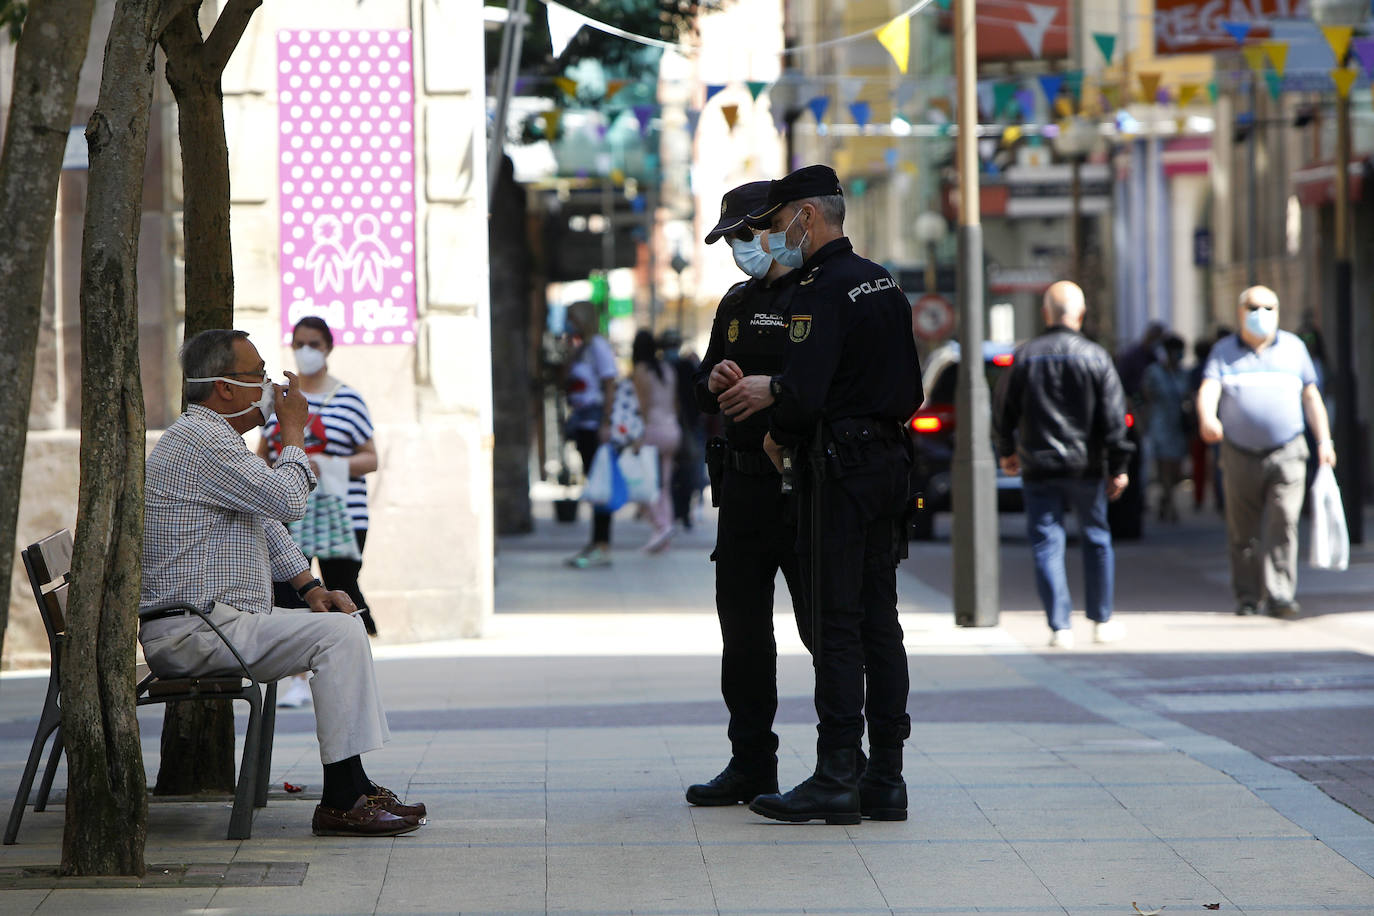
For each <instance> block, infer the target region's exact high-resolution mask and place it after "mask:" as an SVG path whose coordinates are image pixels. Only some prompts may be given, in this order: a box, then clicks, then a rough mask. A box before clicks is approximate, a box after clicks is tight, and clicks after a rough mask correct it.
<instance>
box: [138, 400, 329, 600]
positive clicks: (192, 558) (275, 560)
mask: <svg viewBox="0 0 1374 916" xmlns="http://www.w3.org/2000/svg"><path fill="white" fill-rule="evenodd" d="M314 488H315V475H314V473H312V472H311V470H310V464H309V462H308V460H307V459H306V457H305V452H303V451H301V450H300V449H299V448H296V447H295V446H288V447H287V448H285V449H283V450H282V454H281V457H280V458H278V459H277V462H276V464H275V465H268V464H267V462H265V461H263V460H262V459H261V458H259V457H258V456H257V455H255V454H253V453H252V452H250V451H249V450H248V446H247V445H246V444H245V443H244V441H243V437H242V436H241V435H239V434H238V433H236V432H234V429H233V427H231V426H230V425H229V423H228V421H227V420H225V419H224V417H222V416H220V415H219V414H217V413H215V412H214V411H213V410H210V409H209V408H208V407H204V406H202V405H199V404H192V405H191V406H190V407H189V408H188V409H187V411H186V413H184V414H182V415H181V416H180V417H178V418H177V421H176V422H175V423H173V424H172V425H171V426H170V427H169V428H168V429H167V431H166V432H165V433H163V435H162V438H161V439H160V440H158V443H157V446H156V447H154V448H153V451H152V454H151V455H149V456H148V465H147V488H146V505H145V510H144V531H143V591H142V595H141V596H140V598H139V606H140V607H142V608H147V607H150V606H152V605H155V604H161V603H163V602H168V601H181V602H185V603H187V604H191V605H194V606H196V607H199V608H202V609H204V610H207V611H208V610H209V609H210V608H211V607H212V606H213V605H214V603H215V602H216V601H219V602H223V603H224V604H227V605H229V606H230V607H234V608H238V609H239V610H240V611H249V612H251V613H254V614H260V613H264V612H266V611H267V610H268V609H269V608H270V606H271V602H272V582H273V581H274V580H275V581H287V580H290V579H293V578H295V577H296V576H298V575H300V574H301V573H302V572H304V571H305V570H307V569H309V568H310V563H309V561H308V560H307V559H306V558H305V555H304V554H302V553H301V550H300V548H299V547H297V546H296V545H295V543H294V542H293V541H292V540H291V537H290V535H288V534H287V533H286V525H285V524H284V523H286V522H293V521H296V520H297V519H299V518H301V516H303V515H304V514H305V498H306V496H307V495H309V493H310V491H311V490H313V489H314Z"/></svg>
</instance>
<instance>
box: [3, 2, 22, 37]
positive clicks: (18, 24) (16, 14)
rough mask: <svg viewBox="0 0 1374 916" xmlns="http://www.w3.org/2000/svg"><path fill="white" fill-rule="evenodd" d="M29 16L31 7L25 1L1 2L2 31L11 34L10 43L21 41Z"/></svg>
mask: <svg viewBox="0 0 1374 916" xmlns="http://www.w3.org/2000/svg"><path fill="white" fill-rule="evenodd" d="M28 14H29V5H28V3H26V2H24V0H0V29H4V30H5V31H6V32H8V33H9V36H10V41H13V42H17V41H19V36H20V34H21V33H23V31H24V17H25V16H27V15H28Z"/></svg>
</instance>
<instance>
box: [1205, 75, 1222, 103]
mask: <svg viewBox="0 0 1374 916" xmlns="http://www.w3.org/2000/svg"><path fill="white" fill-rule="evenodd" d="M1220 94H1221V90H1220V89H1218V88H1217V81H1216V80H1212V81H1211V82H1210V83H1208V84H1207V97H1208V98H1210V99H1211V100H1212V104H1213V105H1215V104H1216V103H1217V96H1218V95H1220Z"/></svg>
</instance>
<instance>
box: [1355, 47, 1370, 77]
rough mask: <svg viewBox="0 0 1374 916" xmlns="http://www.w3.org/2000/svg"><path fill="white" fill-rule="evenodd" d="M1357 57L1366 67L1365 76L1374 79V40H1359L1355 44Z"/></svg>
mask: <svg viewBox="0 0 1374 916" xmlns="http://www.w3.org/2000/svg"><path fill="white" fill-rule="evenodd" d="M1353 45H1354V48H1355V56H1356V57H1358V58H1359V59H1360V63H1361V64H1362V65H1363V66H1364V73H1365V76H1368V77H1371V78H1374V38H1359V39H1356V40H1355V41H1354V42H1353Z"/></svg>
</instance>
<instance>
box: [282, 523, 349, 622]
mask: <svg viewBox="0 0 1374 916" xmlns="http://www.w3.org/2000/svg"><path fill="white" fill-rule="evenodd" d="M353 537H354V538H356V539H357V541H358V553H362V552H363V546H364V545H365V544H367V529H366V528H362V529H358V528H355V529H353ZM311 559H313V557H312V558H311ZM362 568H363V562H362V560H320V578H321V579H323V580H324V586H325V588H328V589H331V590H333V589H339V590H341V591H343V592H345V593H346V594H347V595H348V597H350V598H352V599H353V603H354V604H356V605H357V606H358V607H360V608H366V607H367V599H366V598H364V597H363V593H362V590H361V589H360V588H358V573H360V572H361V571H362ZM272 603H273V604H274V605H276V606H277V607H307V605H306V603H305V602H304V601H302V600H301V599H300V597H299V596H298V595H297V594H296V590H295V589H294V588H292V587H291V583H289V582H273V583H272Z"/></svg>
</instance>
